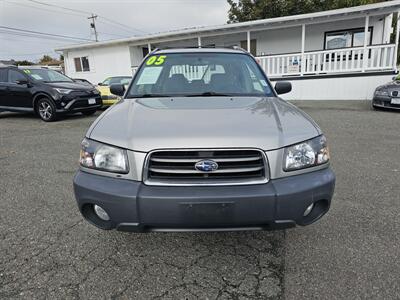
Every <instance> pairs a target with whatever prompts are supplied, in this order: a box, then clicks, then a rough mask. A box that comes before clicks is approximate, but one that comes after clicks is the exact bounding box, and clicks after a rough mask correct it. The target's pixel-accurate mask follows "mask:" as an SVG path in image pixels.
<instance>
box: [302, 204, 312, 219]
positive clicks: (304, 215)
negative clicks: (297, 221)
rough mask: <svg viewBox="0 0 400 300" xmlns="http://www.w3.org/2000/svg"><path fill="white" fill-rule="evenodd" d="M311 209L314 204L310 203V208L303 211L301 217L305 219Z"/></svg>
mask: <svg viewBox="0 0 400 300" xmlns="http://www.w3.org/2000/svg"><path fill="white" fill-rule="evenodd" d="M313 208H314V203H311V204H310V206H309V207H307V208H306V210H305V211H304V214H303V217H307V216H308V215H309V214H310V212H311V211H312V209H313Z"/></svg>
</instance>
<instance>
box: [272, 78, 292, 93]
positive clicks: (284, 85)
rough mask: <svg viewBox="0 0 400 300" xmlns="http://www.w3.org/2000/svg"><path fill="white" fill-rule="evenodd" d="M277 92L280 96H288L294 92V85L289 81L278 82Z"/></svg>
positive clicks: (276, 85)
mask: <svg viewBox="0 0 400 300" xmlns="http://www.w3.org/2000/svg"><path fill="white" fill-rule="evenodd" d="M275 91H276V93H277V94H278V95H282V94H287V93H289V92H291V91H292V84H291V83H290V82H289V81H278V82H277V83H276V84H275Z"/></svg>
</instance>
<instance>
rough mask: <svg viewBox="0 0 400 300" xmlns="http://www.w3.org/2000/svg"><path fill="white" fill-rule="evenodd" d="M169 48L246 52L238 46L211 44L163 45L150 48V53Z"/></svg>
mask: <svg viewBox="0 0 400 300" xmlns="http://www.w3.org/2000/svg"><path fill="white" fill-rule="evenodd" d="M169 49H233V50H239V51H242V52H246V53H248V51H247V50H245V49H243V48H241V47H239V46H213V45H206V46H186V47H163V48H155V49H154V50H152V51H151V52H150V53H149V55H150V54H153V53H155V52H157V51H159V50H169Z"/></svg>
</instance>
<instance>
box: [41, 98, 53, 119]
mask: <svg viewBox="0 0 400 300" xmlns="http://www.w3.org/2000/svg"><path fill="white" fill-rule="evenodd" d="M36 111H37V113H38V114H39V117H40V118H41V119H42V120H43V121H45V122H53V121H55V120H57V114H56V106H55V105H54V103H53V101H51V100H50V99H47V98H42V99H40V100H39V101H38V102H37V104H36Z"/></svg>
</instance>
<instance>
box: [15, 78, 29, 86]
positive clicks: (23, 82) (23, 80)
mask: <svg viewBox="0 0 400 300" xmlns="http://www.w3.org/2000/svg"><path fill="white" fill-rule="evenodd" d="M15 83H16V84H19V85H24V84H26V85H27V84H29V81H28V80H26V79H21V80H17V81H15Z"/></svg>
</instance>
